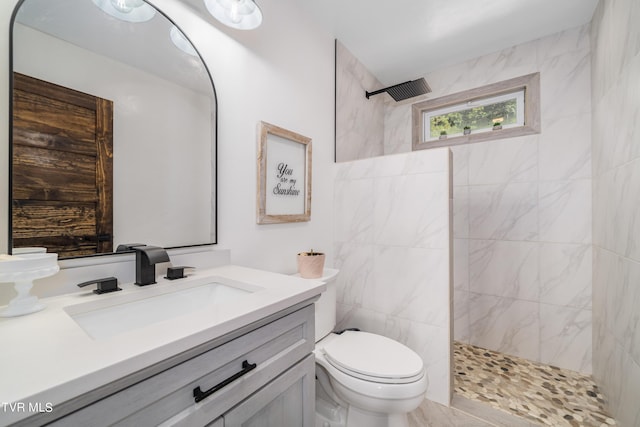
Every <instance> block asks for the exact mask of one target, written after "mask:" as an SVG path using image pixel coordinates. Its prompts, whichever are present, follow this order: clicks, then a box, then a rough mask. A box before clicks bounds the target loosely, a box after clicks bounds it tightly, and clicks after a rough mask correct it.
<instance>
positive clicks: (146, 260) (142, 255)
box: [116, 243, 170, 286]
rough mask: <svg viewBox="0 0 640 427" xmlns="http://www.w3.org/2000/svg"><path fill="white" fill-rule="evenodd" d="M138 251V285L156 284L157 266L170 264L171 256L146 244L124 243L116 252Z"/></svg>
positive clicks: (159, 248)
mask: <svg viewBox="0 0 640 427" xmlns="http://www.w3.org/2000/svg"><path fill="white" fill-rule="evenodd" d="M132 250H134V251H136V285H138V286H146V285H153V284H154V283H156V264H157V263H159V262H169V261H170V260H169V254H167V251H165V250H164V249H163V248H161V247H158V246H147V245H145V244H144V243H124V244H121V245H118V248H117V249H116V252H130V251H132Z"/></svg>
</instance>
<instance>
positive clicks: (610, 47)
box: [591, 0, 640, 426]
mask: <svg viewBox="0 0 640 427" xmlns="http://www.w3.org/2000/svg"><path fill="white" fill-rule="evenodd" d="M639 6H640V5H639V4H638V2H637V1H635V0H620V1H616V2H607V1H601V2H600V3H599V5H598V7H597V8H596V11H595V13H594V16H593V21H592V34H591V44H592V77H593V79H592V102H593V117H592V121H593V124H592V128H593V133H592V146H593V148H592V150H593V160H592V163H593V178H594V184H593V243H594V248H593V250H594V257H593V260H594V264H593V321H594V326H593V340H594V343H596V342H597V345H594V348H593V375H594V378H595V379H596V380H597V381H598V383H599V385H601V388H602V390H603V392H604V394H605V395H606V396H607V397H608V402H607V403H608V406H609V409H610V410H611V411H612V413H613V414H614V415H615V418H616V420H617V421H618V423H619V424H620V425H623V426H626V425H628V426H632V425H633V426H635V425H640V407H639V406H638V404H637V400H638V399H637V397H638V396H639V395H640V363H639V362H640V331H639V330H640V325H639V319H640V287H639V286H638V283H640V248H639V246H640V241H639V240H640V237H638V235H639V233H640V208H638V203H640V195H638V193H639V192H640V173H639V172H638V168H639V167H640V161H639V160H638V156H639V154H640V147H638V145H639V144H638V141H639V140H640V139H639V138H640V124H639V121H638V118H639V117H640V83H639V82H638V74H639V73H640V55H639V54H638V52H639V49H640V30H639V29H638V26H637V20H638V19H639V18H640V7H639Z"/></svg>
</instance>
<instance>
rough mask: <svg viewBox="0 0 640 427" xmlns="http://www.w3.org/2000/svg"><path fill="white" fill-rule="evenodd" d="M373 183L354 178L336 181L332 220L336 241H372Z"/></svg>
mask: <svg viewBox="0 0 640 427" xmlns="http://www.w3.org/2000/svg"><path fill="white" fill-rule="evenodd" d="M373 194H374V183H373V181H372V180H365V179H361V180H354V181H344V182H340V183H337V184H336V186H335V191H334V204H335V206H336V212H339V213H341V216H340V217H339V218H336V220H335V221H334V224H335V231H334V236H335V239H336V240H337V241H342V242H348V241H353V242H359V243H373V238H374V234H373V216H372V215H371V212H373V206H374V198H373Z"/></svg>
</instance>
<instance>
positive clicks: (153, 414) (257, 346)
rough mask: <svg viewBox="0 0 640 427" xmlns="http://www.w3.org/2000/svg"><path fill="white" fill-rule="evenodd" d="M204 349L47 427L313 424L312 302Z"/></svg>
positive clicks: (225, 426)
mask: <svg viewBox="0 0 640 427" xmlns="http://www.w3.org/2000/svg"><path fill="white" fill-rule="evenodd" d="M307 304H308V303H307ZM218 342H219V341H218ZM204 347H205V348H206V347H207V346H206V345H205V346H204ZM208 347H209V348H206V350H204V351H202V346H201V347H199V349H198V350H191V351H189V352H186V353H187V354H186V355H188V356H189V358H188V359H186V360H183V361H181V362H180V363H177V364H174V365H172V366H168V367H167V368H166V369H164V370H162V371H160V372H156V373H154V374H153V375H151V376H147V377H146V378H144V379H143V380H141V381H139V382H136V383H134V384H132V385H129V386H127V387H126V388H123V389H116V390H112V391H109V390H103V391H102V394H103V395H104V396H103V397H102V398H100V399H99V400H96V401H93V402H91V403H90V404H88V405H86V406H83V407H81V408H79V409H77V410H75V411H74V412H71V413H70V414H68V415H66V416H64V417H62V418H59V419H57V420H55V421H53V422H52V423H51V424H50V425H53V426H70V425H78V426H88V425H91V426H96V427H97V426H107V425H109V426H111V425H117V426H163V427H169V426H171V427H173V426H176V427H177V426H207V425H208V426H214V427H229V426H232V427H240V426H242V427H249V426H254V427H257V426H261V427H281V426H292V427H293V426H306V427H312V426H313V425H314V405H315V385H314V380H315V359H314V357H313V355H312V351H313V347H314V310H313V304H311V305H306V306H304V307H303V308H300V309H297V310H296V311H293V312H291V313H288V314H286V313H285V314H280V317H278V315H274V316H273V317H272V318H271V319H269V322H268V323H266V324H261V325H260V324H259V325H257V326H255V327H254V328H253V329H252V330H249V331H248V332H246V333H243V334H242V335H240V336H236V337H231V338H229V339H228V340H227V341H226V342H223V343H222V344H219V345H218V343H213V344H211V343H210V344H209V345H208ZM194 353H197V354H194ZM186 355H182V357H178V359H180V358H182V359H184V357H185V356H186ZM192 355H193V357H190V356H192ZM142 377H144V375H143V376H142ZM196 400H199V401H197V402H196Z"/></svg>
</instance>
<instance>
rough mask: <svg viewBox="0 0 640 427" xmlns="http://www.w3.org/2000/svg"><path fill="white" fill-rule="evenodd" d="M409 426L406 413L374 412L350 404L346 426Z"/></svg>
mask: <svg viewBox="0 0 640 427" xmlns="http://www.w3.org/2000/svg"><path fill="white" fill-rule="evenodd" d="M365 426H366V427H409V421H408V420H407V414H376V413H373V412H367V411H363V410H361V409H358V408H356V407H354V406H350V407H349V409H348V411H347V425H346V427H365Z"/></svg>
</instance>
